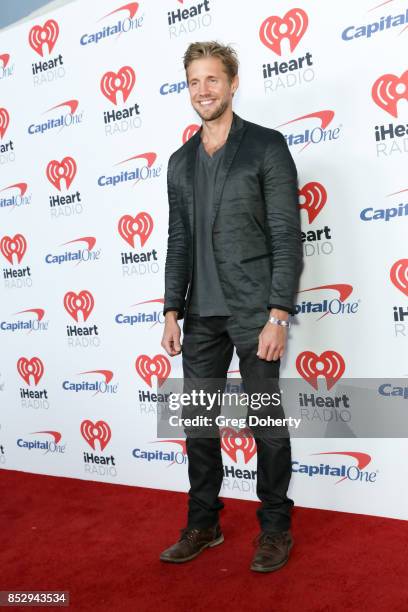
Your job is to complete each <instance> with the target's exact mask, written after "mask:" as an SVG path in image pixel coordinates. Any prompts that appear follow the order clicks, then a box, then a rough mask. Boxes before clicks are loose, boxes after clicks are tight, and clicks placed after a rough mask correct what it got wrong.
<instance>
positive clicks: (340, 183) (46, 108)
mask: <svg viewBox="0 0 408 612" xmlns="http://www.w3.org/2000/svg"><path fill="white" fill-rule="evenodd" d="M213 39H217V40H220V41H222V42H224V43H228V44H232V45H233V46H234V47H235V48H236V50H237V52H238V55H239V58H240V79H241V81H240V88H239V90H238V93H237V95H236V97H235V98H234V103H235V107H234V108H235V111H236V112H237V113H238V114H239V115H240V116H242V117H243V118H245V119H247V120H250V121H254V122H256V123H260V124H262V125H265V126H268V127H270V128H275V129H278V130H280V131H281V132H282V133H283V134H284V135H285V137H286V139H287V142H288V145H289V147H290V150H291V153H292V155H293V157H294V159H295V162H296V164H297V167H298V171H299V206H300V209H301V213H300V214H301V218H302V229H303V234H302V237H303V241H304V242H303V245H304V259H305V266H304V271H303V274H302V278H301V284H300V290H299V294H298V298H297V315H296V317H295V319H294V322H295V324H294V325H293V327H292V329H291V333H290V343H289V348H288V351H287V355H286V356H285V359H284V361H283V364H282V376H283V377H287V378H297V379H298V380H302V381H304V383H305V385H306V387H307V392H305V393H302V394H299V397H297V398H295V400H294V401H295V402H298V405H296V406H295V408H296V409H297V413H298V415H299V417H301V418H302V419H303V421H304V422H310V423H312V424H313V423H318V424H320V425H321V428H322V432H323V433H322V435H321V436H320V437H314V438H296V437H294V438H293V439H292V453H293V478H292V482H291V488H290V494H291V496H292V497H293V499H294V500H295V503H296V504H298V505H301V506H309V507H317V508H328V509H335V510H344V511H350V512H358V513H364V514H373V515H383V516H390V517H396V518H403V519H407V518H408V492H407V488H406V487H405V486H404V485H405V483H406V482H407V477H408V467H407V464H408V462H407V443H406V440H405V439H404V437H403V435H404V434H403V431H404V428H403V427H402V426H401V428H400V426H399V425H400V424H399V423H398V422H394V423H392V427H391V429H392V430H393V432H394V433H393V436H394V437H392V434H391V435H389V436H388V437H387V438H381V437H366V436H364V435H360V436H358V435H356V433H355V429H354V427H353V410H355V409H356V408H357V405H356V404H357V402H361V401H364V400H361V397H362V396H361V395H359V394H357V393H356V395H353V389H352V386H353V381H355V380H360V381H361V380H363V379H365V380H366V382H367V384H368V385H369V386H370V389H371V390H370V395H369V398H370V400H367V403H368V404H369V403H370V402H371V401H373V402H374V403H375V399H376V398H379V399H384V400H387V402H385V401H384V410H383V413H382V414H381V418H382V419H383V422H384V430H386V431H390V419H393V418H394V415H393V411H392V405H393V401H394V400H395V401H397V400H398V401H401V402H404V401H405V402H406V404H405V405H406V406H407V410H408V359H407V356H408V352H407V337H408V246H407V245H408V243H407V217H408V198H407V195H408V176H407V171H406V169H407V161H408V105H407V101H408V66H407V54H406V48H407V41H408V2H402V1H400V0H389V1H388V2H382V3H381V4H379V3H378V0H377V2H376V0H362V1H361V2H358V3H356V2H350V1H349V2H343V3H342V4H341V5H338V6H336V5H333V3H327V2H324V1H323V0H318V1H314V2H311V1H310V2H309V1H306V0H300V1H299V2H295V3H292V2H286V1H285V2H284V1H283V0H282V1H279V0H276V1H275V2H273V3H270V2H267V1H266V0H258V1H257V2H252V3H247V2H244V1H243V0H234V1H232V0H204V1H202V2H197V1H196V0H184V1H183V0H155V1H154V2H153V1H148V0H145V1H144V0H141V1H140V2H130V3H126V4H121V2H120V0H99V1H98V2H85V1H80V0H78V1H77V2H73V3H71V4H69V5H66V6H65V7H63V8H61V9H59V10H57V11H53V12H51V13H49V14H47V15H45V16H43V17H41V18H38V19H35V20H33V21H31V22H27V23H24V24H23V25H20V26H17V27H15V28H12V29H9V30H7V31H5V32H4V33H0V300H1V301H0V343H1V345H0V346H1V351H0V468H2V469H15V470H23V471H29V472H36V473H43V474H52V475H56V476H65V477H74V478H82V479H91V480H98V481H105V482H110V483H117V484H127V485H133V486H146V487H154V488H161V489H173V490H179V491H185V490H187V488H188V480H187V458H186V452H185V443H184V441H183V440H182V439H179V438H177V437H174V438H171V437H170V438H168V439H161V438H158V437H157V431H156V417H157V410H158V406H157V402H158V401H159V402H160V401H161V400H162V399H163V398H162V397H161V394H160V387H159V388H157V375H160V374H161V375H163V373H164V375H165V376H171V377H181V372H182V371H181V359H180V358H179V357H177V358H175V359H170V358H168V357H167V356H166V355H165V354H164V352H163V350H162V348H161V346H160V341H161V336H162V330H163V316H162V307H163V291H164V264H165V257H166V246H167V220H168V203H167V192H166V172H167V161H168V158H169V156H170V154H171V153H172V152H173V151H174V150H175V149H177V148H179V147H180V146H181V145H182V144H183V142H185V141H186V140H187V139H188V138H190V137H191V136H192V135H193V134H194V133H195V131H196V130H197V129H198V128H199V125H200V120H199V117H198V116H197V115H196V114H195V113H194V111H193V110H192V108H191V106H190V103H189V95H188V89H187V84H186V81H185V74H184V70H183V66H182V56H183V53H184V51H185V49H186V47H187V45H188V44H189V43H190V42H192V41H196V40H213ZM238 375H239V372H238V362H237V359H236V357H234V359H233V361H232V363H231V376H238ZM395 379H399V382H397V381H396V380H395ZM333 381H334V382H335V383H337V384H340V383H341V382H343V383H344V384H346V383H347V385H348V392H347V393H345V392H342V393H339V392H338V391H337V387H336V385H335V386H333ZM404 381H405V384H404ZM359 390H360V389H359ZM403 405H404V404H403ZM366 407H367V409H368V410H367V420H368V421H369V420H370V410H369V409H370V405H367V406H366ZM292 409H293V406H292ZM394 420H395V419H394ZM336 424H337V425H342V426H344V427H343V429H342V430H341V431H343V435H342V436H338V435H337V434H336V436H337V437H333V436H331V435H330V431H332V432H333V431H335V430H336V431H337V432H338V431H339V429H336V428H335V425H336ZM223 434H224V435H223V440H222V449H223V458H224V472H225V478H224V484H223V488H222V492H221V494H222V495H223V496H225V497H236V498H243V499H256V447H255V444H254V443H253V442H252V441H251V439H250V438H248V439H247V440H245V441H244V442H243V440H242V439H240V438H237V437H236V435H235V434H236V431H235V430H233V429H231V428H230V429H229V430H228V431H226V432H223ZM380 435H381V434H380Z"/></svg>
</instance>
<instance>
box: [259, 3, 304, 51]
mask: <svg viewBox="0 0 408 612" xmlns="http://www.w3.org/2000/svg"><path fill="white" fill-rule="evenodd" d="M308 23H309V19H308V17H307V14H306V13H305V11H303V10H302V9H300V8H294V9H291V10H290V11H288V12H287V13H286V15H285V16H284V17H283V18H282V19H281V18H280V17H277V16H276V15H273V16H271V17H267V18H266V19H265V21H263V22H262V24H261V27H260V29H259V38H260V39H261V42H262V43H263V44H264V45H265V46H266V47H268V49H271V51H273V52H274V53H276V54H277V55H281V54H282V49H281V42H282V40H283V39H284V38H287V39H288V40H289V46H290V51H291V53H292V51H294V50H295V49H296V47H297V46H298V44H299V42H300V41H301V39H302V36H303V34H304V33H305V32H306V30H307V26H308Z"/></svg>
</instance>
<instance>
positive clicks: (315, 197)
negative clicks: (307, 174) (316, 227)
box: [298, 181, 327, 223]
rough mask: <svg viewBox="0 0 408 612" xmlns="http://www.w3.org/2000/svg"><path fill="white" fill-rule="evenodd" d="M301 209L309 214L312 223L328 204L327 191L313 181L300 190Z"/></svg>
mask: <svg viewBox="0 0 408 612" xmlns="http://www.w3.org/2000/svg"><path fill="white" fill-rule="evenodd" d="M298 193H299V208H300V210H305V211H306V212H307V217H308V220H309V223H312V222H313V221H314V220H315V219H316V217H317V215H318V214H319V213H320V212H321V210H322V208H323V207H324V205H325V204H326V202H327V191H326V189H325V188H324V186H323V185H322V184H321V183H318V182H317V181H311V182H310V183H306V185H303V187H302V189H299V192H298Z"/></svg>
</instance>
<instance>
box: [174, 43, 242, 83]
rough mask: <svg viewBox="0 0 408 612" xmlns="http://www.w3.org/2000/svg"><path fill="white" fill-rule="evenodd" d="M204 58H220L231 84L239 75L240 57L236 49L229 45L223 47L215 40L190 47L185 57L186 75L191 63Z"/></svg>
mask: <svg viewBox="0 0 408 612" xmlns="http://www.w3.org/2000/svg"><path fill="white" fill-rule="evenodd" d="M203 57H218V58H219V59H220V60H221V61H222V63H223V66H224V69H225V72H226V73H227V75H228V79H229V80H230V82H231V81H232V79H233V78H234V77H235V76H236V75H237V74H238V56H237V52H236V51H235V49H233V48H232V47H230V46H229V45H222V44H221V43H219V42H217V41H215V40H212V41H209V42H195V43H191V44H190V45H189V46H188V48H187V51H186V52H185V54H184V57H183V63H184V69H185V71H186V74H187V68H188V67H189V65H190V64H191V62H194V60H198V59H202V58H203Z"/></svg>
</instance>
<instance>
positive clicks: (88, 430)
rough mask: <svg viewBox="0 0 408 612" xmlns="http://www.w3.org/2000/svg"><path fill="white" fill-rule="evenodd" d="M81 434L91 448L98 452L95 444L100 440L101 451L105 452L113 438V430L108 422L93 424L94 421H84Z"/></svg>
mask: <svg viewBox="0 0 408 612" xmlns="http://www.w3.org/2000/svg"><path fill="white" fill-rule="evenodd" d="M81 434H82V437H83V438H84V440H86V441H87V442H88V444H89V446H90V447H91V448H92V449H93V450H96V448H95V442H96V440H98V441H99V444H100V447H101V451H103V450H104V448H105V447H106V446H107V444H108V442H109V440H110V439H111V437H112V432H111V428H110V427H109V425H108V424H107V423H106V421H97V422H96V423H92V421H90V420H89V419H86V420H85V421H82V423H81Z"/></svg>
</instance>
